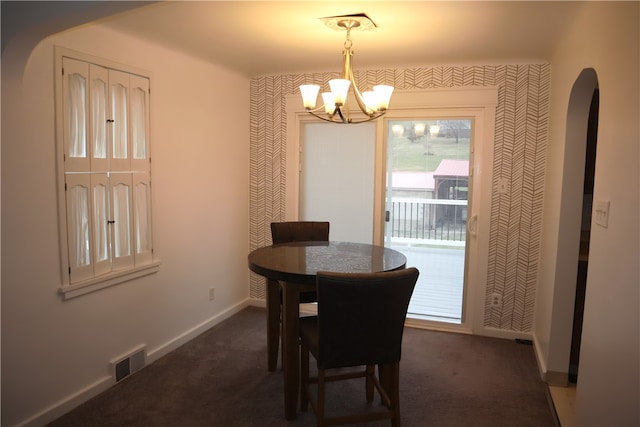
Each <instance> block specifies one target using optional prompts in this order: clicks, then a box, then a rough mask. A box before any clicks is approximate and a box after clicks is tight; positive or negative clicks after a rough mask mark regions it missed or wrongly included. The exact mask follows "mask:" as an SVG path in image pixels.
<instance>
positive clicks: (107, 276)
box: [54, 46, 160, 300]
mask: <svg viewBox="0 0 640 427" xmlns="http://www.w3.org/2000/svg"><path fill="white" fill-rule="evenodd" d="M54 53H55V66H54V74H55V78H54V84H55V93H54V99H55V120H56V121H55V124H56V127H55V139H56V166H57V173H56V179H57V196H58V222H59V244H60V261H61V286H60V287H59V289H58V292H59V293H60V294H61V295H62V297H63V299H64V300H67V299H70V298H74V297H77V296H80V295H84V294H87V293H90V292H94V291H97V290H99V289H103V288H106V287H109V286H113V285H117V284H120V283H124V282H127V281H130V280H133V279H136V278H139V277H143V276H146V275H149V274H153V273H156V272H157V271H159V268H160V261H159V260H157V259H155V258H154V254H153V242H154V236H153V221H152V203H151V200H152V195H151V179H152V173H151V164H150V162H151V137H150V110H151V105H150V104H151V101H150V99H151V97H150V92H151V80H152V74H151V73H150V72H148V71H146V70H142V69H138V68H135V67H131V66H127V65H123V64H120V63H116V62H113V61H110V60H107V59H104V58H99V57H96V56H93V55H88V54H84V53H81V52H77V51H74V50H71V49H67V48H63V47H60V46H55V48H54ZM64 58H68V59H72V60H74V61H82V62H85V63H87V64H88V68H89V69H93V67H96V66H97V67H100V68H103V69H106V70H107V72H108V71H109V70H113V71H115V72H117V73H126V74H128V75H129V76H130V77H131V82H132V83H131V84H130V85H129V87H130V88H131V89H133V88H134V87H135V88H140V85H141V82H142V81H146V82H148V93H147V100H148V103H147V106H146V114H145V115H146V117H145V118H144V126H145V127H146V133H145V136H146V158H145V159H144V160H140V159H139V158H138V159H136V160H134V154H133V149H131V150H129V153H130V161H131V167H129V168H128V170H127V171H126V174H128V175H129V181H131V182H130V183H129V184H130V187H129V191H130V192H131V193H132V194H131V195H130V198H129V201H130V204H131V206H130V207H129V209H130V212H131V213H132V214H133V215H137V214H138V209H139V207H137V206H136V204H137V202H138V201H139V199H137V196H136V194H137V191H138V190H137V185H139V184H140V182H141V179H144V178H146V184H147V186H146V187H145V188H144V190H143V192H142V194H144V195H146V199H147V203H148V204H147V206H146V207H145V208H144V210H143V211H142V210H141V212H143V213H144V214H145V215H146V218H147V221H148V222H147V229H148V231H149V236H147V240H146V241H145V242H146V243H147V245H148V253H145V254H144V255H143V256H141V257H140V260H138V261H136V262H130V263H129V265H127V266H126V267H124V268H122V269H117V270H114V267H113V266H112V264H113V260H111V258H112V257H113V254H112V253H110V255H109V259H110V260H111V261H109V263H110V265H109V266H108V272H106V273H100V272H98V273H94V272H93V268H94V266H95V264H94V260H92V261H91V269H92V272H91V274H86V273H85V274H83V276H82V278H80V279H77V280H72V277H71V262H70V255H69V248H70V244H69V242H68V238H69V235H68V233H69V231H70V230H69V228H68V225H67V209H68V201H67V194H66V192H67V191H66V181H67V177H68V176H69V175H70V174H68V173H67V171H66V170H65V152H66V147H65V137H64V126H66V125H67V117H66V115H67V113H66V111H65V108H64V96H65V93H64V92H63V80H64V76H63V61H64ZM109 86H110V85H109V84H108V80H107V92H108V91H109V90H110V87H109ZM86 91H87V92H91V87H90V84H89V81H87V83H86ZM131 92H132V91H131ZM131 92H129V94H128V99H129V101H128V102H131V99H130V98H131ZM88 99H90V95H89V94H87V100H88ZM106 108H107V113H106V114H107V117H109V114H110V112H109V110H110V109H111V105H110V102H109V96H108V94H107V107H106ZM85 113H86V114H87V115H90V113H91V112H90V110H89V106H88V105H87V108H86V110H85ZM87 123H92V121H91V117H88V118H87ZM87 127H88V129H87V131H86V133H87V141H86V144H87V151H89V152H90V151H91V149H90V148H89V146H90V145H91V144H92V138H91V126H90V125H88V126H87ZM132 133H133V132H130V133H129V134H130V135H131V134H132ZM131 139H133V138H131ZM129 143H130V144H131V143H133V141H129ZM110 149H111V147H110V143H109V142H108V143H107V150H110ZM87 156H88V157H89V158H88V159H87V162H86V163H87V164H89V163H92V162H93V161H94V159H93V156H91V155H90V154H89V153H87ZM140 162H148V163H147V165H146V170H141V169H140V164H141V163H140ZM93 166H95V164H94V163H92V165H91V166H89V170H88V171H82V173H86V174H88V177H87V179H86V181H87V182H88V184H89V193H91V192H92V190H93V185H92V184H93V182H94V178H97V177H98V175H100V176H102V173H97V172H96V171H95V170H94V171H93V173H92V172H91V171H92V167H93ZM114 166H115V167H111V168H108V170H107V171H105V174H104V175H105V176H106V175H107V173H110V174H112V175H113V174H118V173H120V171H121V170H122V169H120V168H119V167H118V166H117V165H114ZM99 169H104V167H100V168H99ZM71 175H73V174H71ZM141 177H142V178H141ZM107 183H108V186H107V191H108V192H110V191H112V189H111V187H113V185H114V182H112V181H107ZM91 198H92V196H91V197H89V200H91ZM89 203H91V202H89ZM90 209H91V208H90ZM134 211H135V212H134ZM93 215H94V212H93V211H92V210H91V211H90V213H89V216H90V217H91V218H93ZM133 215H132V216H131V217H130V223H131V224H130V229H129V233H130V234H131V236H132V238H133V240H132V242H131V245H132V249H133V252H135V251H136V249H137V245H136V241H135V233H136V229H135V227H136V225H135V224H134V223H135V222H136V218H135V216H133ZM90 224H92V222H90ZM108 232H109V233H111V232H112V230H109V231H108ZM90 235H91V237H90V246H91V247H92V253H93V247H94V236H93V231H90ZM109 251H110V252H111V249H109ZM96 268H98V267H96ZM98 271H104V269H102V270H98Z"/></svg>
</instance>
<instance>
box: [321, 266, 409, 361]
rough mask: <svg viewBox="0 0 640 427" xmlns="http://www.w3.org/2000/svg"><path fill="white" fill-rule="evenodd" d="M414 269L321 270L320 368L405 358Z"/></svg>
mask: <svg viewBox="0 0 640 427" xmlns="http://www.w3.org/2000/svg"><path fill="white" fill-rule="evenodd" d="M418 275H419V272H418V270H417V269H416V268H415V267H411V268H407V269H403V270H397V271H392V272H382V273H329V272H319V273H318V274H317V279H316V283H317V293H318V355H317V357H316V360H317V362H318V368H320V369H329V368H338V367H346V366H360V365H373V364H386V363H395V362H399V361H400V357H401V349H402V334H403V332H404V322H405V319H406V317H407V309H408V307H409V300H410V299H411V295H412V294H413V289H414V287H415V284H416V281H417V280H418Z"/></svg>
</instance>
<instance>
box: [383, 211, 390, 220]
mask: <svg viewBox="0 0 640 427" xmlns="http://www.w3.org/2000/svg"><path fill="white" fill-rule="evenodd" d="M390 217H391V214H390V212H389V211H384V222H389V219H390Z"/></svg>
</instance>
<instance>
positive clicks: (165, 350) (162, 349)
mask: <svg viewBox="0 0 640 427" xmlns="http://www.w3.org/2000/svg"><path fill="white" fill-rule="evenodd" d="M248 305H249V300H244V301H242V302H240V303H238V304H236V305H234V306H232V307H230V308H228V309H226V310H224V311H222V312H220V313H218V314H216V315H215V316H213V317H210V318H209V319H207V320H205V321H204V322H202V323H200V324H199V325H196V326H194V327H193V328H191V329H189V330H187V331H186V332H184V333H182V334H180V335H178V336H177V337H175V338H174V339H172V340H171V341H168V342H167V343H165V344H163V345H161V346H159V347H156V348H155V349H152V350H149V352H148V353H147V361H148V362H149V363H153V362H155V361H156V360H158V359H160V358H161V357H162V356H164V355H166V354H169V353H170V352H172V351H173V350H175V349H176V348H178V347H180V346H181V345H182V344H185V343H187V342H189V341H191V340H192V339H194V338H195V337H197V336H198V335H200V334H201V333H203V332H204V331H206V330H207V329H210V328H212V327H213V326H215V325H217V324H218V323H220V322H222V321H223V320H226V319H228V318H229V317H231V316H233V315H234V314H236V313H237V312H239V311H240V310H242V309H243V308H245V307H247V306H248Z"/></svg>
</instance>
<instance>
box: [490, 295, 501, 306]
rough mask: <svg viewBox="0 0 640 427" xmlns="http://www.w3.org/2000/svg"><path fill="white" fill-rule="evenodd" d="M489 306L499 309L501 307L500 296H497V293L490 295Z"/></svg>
mask: <svg viewBox="0 0 640 427" xmlns="http://www.w3.org/2000/svg"><path fill="white" fill-rule="evenodd" d="M490 305H491V307H493V308H500V307H502V295H500V294H498V293H493V294H491V301H490Z"/></svg>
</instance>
